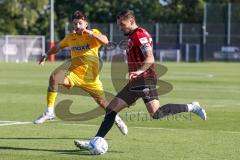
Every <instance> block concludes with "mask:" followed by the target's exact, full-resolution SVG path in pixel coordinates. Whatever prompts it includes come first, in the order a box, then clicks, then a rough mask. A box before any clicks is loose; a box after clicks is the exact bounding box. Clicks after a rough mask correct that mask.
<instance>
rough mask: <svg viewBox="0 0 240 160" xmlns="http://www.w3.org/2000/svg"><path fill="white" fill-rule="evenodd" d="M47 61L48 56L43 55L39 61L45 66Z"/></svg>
mask: <svg viewBox="0 0 240 160" xmlns="http://www.w3.org/2000/svg"><path fill="white" fill-rule="evenodd" d="M46 60H47V56H46V55H43V56H42V57H41V58H40V60H39V64H40V65H42V66H43V65H44V64H45V62H46Z"/></svg>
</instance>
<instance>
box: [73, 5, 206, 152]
mask: <svg viewBox="0 0 240 160" xmlns="http://www.w3.org/2000/svg"><path fill="white" fill-rule="evenodd" d="M117 23H118V25H119V27H120V30H121V31H122V32H124V35H126V36H128V38H129V41H128V42H129V43H128V50H127V59H128V71H129V82H128V84H127V85H126V86H125V87H124V88H123V89H122V90H121V91H120V92H119V93H118V94H117V96H116V97H115V98H114V99H113V100H112V101H111V102H110V104H109V105H108V106H107V110H106V114H105V117H104V120H103V122H102V124H101V126H100V128H99V130H98V132H97V134H96V136H99V137H105V135H106V134H107V133H108V131H109V130H110V129H111V127H112V126H113V124H114V119H115V117H116V115H117V113H118V112H120V111H121V110H122V109H124V108H126V107H128V106H130V105H131V104H133V103H134V102H135V101H136V100H137V99H138V98H142V99H143V101H144V103H145V105H146V108H147V110H148V112H149V114H150V115H151V116H152V118H153V119H160V118H163V117H164V116H167V115H173V114H177V113H181V112H193V113H195V114H197V115H198V116H199V117H200V118H201V119H203V120H206V118H207V116H206V112H205V110H204V109H203V108H202V107H201V106H200V105H199V103H198V102H192V103H190V104H165V105H163V106H160V103H159V100H158V93H157V89H156V84H157V77H156V73H155V69H154V56H153V42H152V38H151V36H150V34H149V33H148V32H147V31H146V30H145V29H144V28H141V27H139V26H138V25H137V24H136V20H135V16H134V12H133V11H131V10H126V11H123V12H120V13H119V14H118V16H117ZM75 145H76V146H77V147H80V148H85V149H88V143H83V141H79V140H75Z"/></svg>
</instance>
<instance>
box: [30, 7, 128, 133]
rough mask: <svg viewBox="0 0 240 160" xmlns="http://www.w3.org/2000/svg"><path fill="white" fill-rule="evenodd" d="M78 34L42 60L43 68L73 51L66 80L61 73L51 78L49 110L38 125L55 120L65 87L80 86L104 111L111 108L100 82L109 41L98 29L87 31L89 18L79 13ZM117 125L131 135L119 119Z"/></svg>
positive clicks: (76, 20) (76, 15)
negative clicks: (101, 61)
mask: <svg viewBox="0 0 240 160" xmlns="http://www.w3.org/2000/svg"><path fill="white" fill-rule="evenodd" d="M72 21H73V25H74V32H73V33H70V34H68V35H66V37H65V38H64V39H63V40H62V41H61V42H60V43H59V44H58V45H56V46H55V47H53V48H52V49H50V50H49V51H48V52H47V53H46V55H44V56H42V57H41V59H40V62H39V63H40V64H41V65H43V64H44V63H45V61H46V59H47V57H48V56H49V55H53V54H56V53H58V51H60V50H61V49H62V48H65V47H69V48H70V49H71V59H72V60H71V65H70V67H69V69H68V74H67V75H66V76H64V78H63V80H61V79H59V76H58V75H59V74H60V72H61V71H57V72H55V73H53V74H52V75H51V76H50V78H49V87H48V93H47V108H46V110H45V112H44V113H43V114H42V115H41V116H40V117H38V118H37V119H36V120H35V121H34V123H35V124H41V123H43V122H45V121H46V120H52V119H54V118H55V114H54V103H55V99H56V96H57V90H58V85H64V86H65V87H67V88H69V89H71V87H73V86H76V87H80V88H81V89H83V90H85V91H86V92H88V93H89V94H90V95H91V96H92V97H93V98H94V100H95V101H96V102H97V103H98V104H99V105H100V107H102V108H104V109H105V108H106V107H107V106H108V101H107V100H106V98H105V96H104V92H103V86H102V83H101V81H100V80H99V57H98V49H99V48H100V47H101V46H102V45H107V44H108V38H107V37H106V36H105V35H103V34H101V32H100V31H98V30H97V29H92V30H89V29H87V26H88V22H87V18H86V16H85V15H84V14H83V13H82V12H80V11H76V12H74V14H73V15H72ZM115 122H116V125H117V126H118V128H119V129H120V131H121V132H122V133H123V134H124V135H126V134H127V132H128V129H127V126H126V124H125V123H124V122H123V121H122V119H121V118H120V117H119V116H117V117H116V119H115Z"/></svg>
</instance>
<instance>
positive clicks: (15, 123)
mask: <svg viewBox="0 0 240 160" xmlns="http://www.w3.org/2000/svg"><path fill="white" fill-rule="evenodd" d="M30 123H32V122H11V123H3V124H0V126H11V125H18V124H30Z"/></svg>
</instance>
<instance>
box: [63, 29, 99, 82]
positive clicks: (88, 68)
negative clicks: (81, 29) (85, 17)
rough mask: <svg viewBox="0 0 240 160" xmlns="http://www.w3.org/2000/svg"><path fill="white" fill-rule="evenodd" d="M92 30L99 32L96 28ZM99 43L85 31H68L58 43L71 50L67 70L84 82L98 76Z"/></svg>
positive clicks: (94, 79)
mask: <svg viewBox="0 0 240 160" xmlns="http://www.w3.org/2000/svg"><path fill="white" fill-rule="evenodd" d="M92 31H93V32H94V33H97V34H101V32H100V31H99V30H97V29H92ZM101 45H102V44H101V42H99V41H98V40H97V39H96V38H95V37H93V36H92V35H90V34H87V33H86V34H85V33H84V34H83V35H79V34H76V33H69V34H68V35H66V37H65V38H64V39H63V40H62V41H61V42H60V43H59V47H60V48H64V47H68V48H70V50H71V66H70V68H69V71H70V72H73V73H74V74H76V75H77V76H78V78H80V79H81V80H84V81H85V82H94V81H96V80H98V78H99V57H98V50H99V48H100V47H101Z"/></svg>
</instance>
